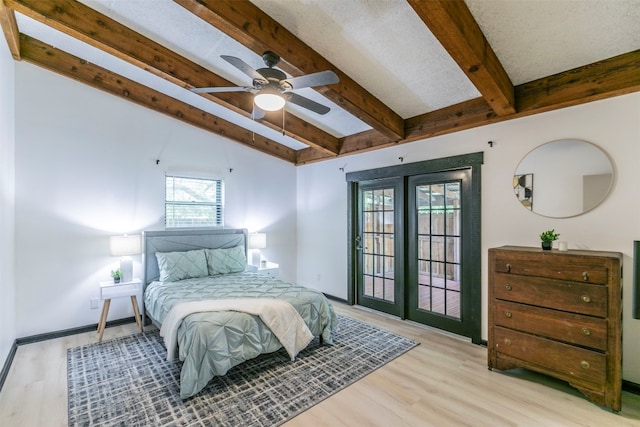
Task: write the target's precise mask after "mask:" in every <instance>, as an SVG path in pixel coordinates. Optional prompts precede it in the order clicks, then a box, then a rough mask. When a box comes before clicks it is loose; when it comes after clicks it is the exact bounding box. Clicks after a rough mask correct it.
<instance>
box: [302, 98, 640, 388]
mask: <svg viewBox="0 0 640 427" xmlns="http://www.w3.org/2000/svg"><path fill="white" fill-rule="evenodd" d="M565 138H577V139H584V140H587V141H590V142H592V143H594V144H596V145H598V146H600V147H601V148H602V149H603V150H605V151H606V152H607V153H608V154H609V156H610V157H611V158H612V159H613V162H614V168H615V171H616V175H617V176H616V183H615V184H614V188H613V192H612V194H611V195H610V196H609V197H608V198H607V199H606V200H605V201H604V203H603V204H602V205H600V206H599V207H597V208H595V209H594V210H592V211H591V212H588V213H586V214H584V215H581V216H578V217H575V218H567V219H552V218H545V217H541V216H538V215H536V214H534V213H532V212H530V211H527V210H526V209H525V208H524V207H522V206H521V205H520V204H519V203H518V201H517V200H516V197H515V196H514V194H513V188H512V179H513V174H514V170H515V169H516V166H517V165H518V163H519V162H520V160H521V159H522V158H523V157H524V156H525V155H526V154H527V153H528V152H529V151H530V150H532V149H533V148H534V147H537V146H538V145H541V144H543V143H545V142H548V141H553V140H557V139H565ZM488 141H493V142H494V146H493V148H490V147H489V146H488V144H487V142H488ZM639 142H640V93H635V94H631V95H625V96H621V97H616V98H612V99H607V100H603V101H599V102H594V103H589V104H585V105H580V106H576V107H572V108H567V109H563V110H559V111H553V112H549V113H545V114H539V115H536V116H532V117H525V118H521V119H518V120H512V121H508V122H504V123H497V124H494V125H490V126H484V127H482V128H478V129H471V130H468V131H463V132H459V133H456V134H452V135H446V136H442V137H438V138H432V139H428V140H424V141H418V142H415V143H411V144H406V145H401V146H396V147H393V148H388V149H384V150H378V151H374V152H370V153H364V154H360V155H354V156H350V157H344V158H340V159H335V160H331V161H326V162H321V163H316V164H311V165H307V166H303V167H299V168H298V169H297V174H298V200H297V203H298V282H299V283H301V284H305V285H308V286H313V287H316V288H319V289H322V290H323V291H325V292H327V293H329V294H332V295H335V296H337V297H340V298H346V296H347V290H346V282H347V262H346V256H347V240H346V238H347V225H346V224H347V218H346V212H347V198H346V196H347V191H346V188H347V186H346V182H345V175H344V173H343V172H342V171H340V170H339V168H342V167H344V169H345V172H352V171H358V170H367V169H373V168H377V167H384V166H391V165H398V164H400V160H399V159H398V157H404V163H409V162H417V161H422V160H428V159H435V158H440V157H446V156H451V155H458V154H465V153H472V152H478V151H484V165H483V166H482V230H481V235H482V253H483V261H482V266H483V270H482V293H483V297H482V307H483V315H482V319H483V320H482V323H483V328H482V331H483V332H482V334H483V338H485V339H486V337H487V327H486V323H487V310H486V307H487V268H486V265H487V255H486V254H487V250H488V249H489V248H491V247H495V246H502V245H508V244H510V245H511V244H512V245H524V246H536V247H537V246H538V245H539V244H540V243H539V238H538V236H539V234H540V232H542V231H543V230H547V229H550V228H555V229H556V231H557V232H559V233H560V235H561V237H560V240H563V241H567V242H569V248H581V249H594V250H607V251H617V252H622V253H623V254H624V263H625V269H624V271H625V274H624V279H623V282H624V285H623V293H624V303H623V312H624V313H623V319H624V320H623V322H624V332H623V346H624V355H623V377H624V379H626V380H629V381H633V382H635V383H640V339H638V337H640V320H634V319H632V318H631V315H632V297H633V293H632V291H633V283H632V278H633V277H632V276H633V274H632V261H633V240H640V220H638V218H640V197H639V196H640V185H639V183H640V167H638V165H639V161H640V143H639ZM575 161H576V162H579V161H580V159H575Z"/></svg>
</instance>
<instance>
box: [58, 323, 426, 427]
mask: <svg viewBox="0 0 640 427" xmlns="http://www.w3.org/2000/svg"><path fill="white" fill-rule="evenodd" d="M339 318H340V322H339V330H338V333H337V334H336V337H335V344H334V345H331V346H330V345H319V343H318V339H317V338H316V339H315V340H314V341H312V343H311V344H310V345H309V346H308V347H307V348H306V349H305V350H303V351H302V352H300V354H299V355H298V357H297V358H296V360H295V361H293V362H292V361H291V360H290V358H289V357H288V355H287V353H286V352H285V351H284V350H280V351H278V352H275V353H271V354H267V355H262V356H259V357H257V358H255V359H252V360H249V361H247V362H244V363H242V364H240V365H238V366H236V367H234V368H232V369H231V370H230V371H229V372H228V373H227V375H225V376H223V377H215V378H213V379H212V380H211V381H210V383H209V385H208V386H207V387H206V388H205V389H204V390H202V391H201V392H200V393H198V394H197V395H195V396H193V397H192V398H190V399H187V400H182V399H180V386H179V381H180V368H181V366H182V364H181V363H180V362H178V361H173V362H167V361H166V350H165V348H164V346H163V344H162V343H161V341H162V339H161V338H160V337H159V336H158V331H157V330H153V331H148V332H144V333H140V334H136V335H131V336H127V337H122V338H117V339H114V340H111V341H105V342H102V343H95V344H89V345H85V346H81V347H76V348H72V349H69V350H68V351H67V379H68V387H69V426H127V427H130V426H145V427H146V426H234V427H236V426H277V425H280V424H282V423H284V422H285V421H287V420H289V419H291V418H293V417H295V416H296V415H298V414H299V413H301V412H303V411H305V410H307V409H309V408H311V407H312V406H313V405H315V404H317V403H319V402H321V401H322V400H324V399H326V398H327V397H329V396H331V395H332V394H334V393H336V392H337V391H339V390H341V389H343V388H344V387H346V386H348V385H349V384H352V383H354V382H355V381H357V380H359V379H361V378H362V377H364V376H365V375H368V374H369V373H371V372H373V371H374V370H376V369H378V368H380V367H381V366H383V365H384V364H386V363H388V362H390V361H391V360H393V359H395V358H396V357H398V356H400V355H401V354H403V353H405V352H406V351H408V350H410V349H412V348H413V347H415V346H416V345H418V344H417V343H416V342H415V341H412V340H410V339H407V338H405V337H402V336H399V335H396V334H393V333H390V332H387V331H384V330H381V329H378V328H376V327H375V326H372V325H368V324H366V323H363V322H360V321H358V320H355V319H351V318H349V317H345V316H339Z"/></svg>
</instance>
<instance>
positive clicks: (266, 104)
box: [253, 90, 285, 111]
mask: <svg viewBox="0 0 640 427" xmlns="http://www.w3.org/2000/svg"><path fill="white" fill-rule="evenodd" d="M253 102H255V103H256V105H257V106H258V107H260V108H261V109H263V110H264V111H278V110H279V109H281V108H282V107H284V103H285V101H284V98H283V97H282V96H281V95H280V94H279V93H277V92H275V91H273V92H272V91H266V90H265V91H262V92H261V93H259V94H257V95H256V96H255V98H254V99H253Z"/></svg>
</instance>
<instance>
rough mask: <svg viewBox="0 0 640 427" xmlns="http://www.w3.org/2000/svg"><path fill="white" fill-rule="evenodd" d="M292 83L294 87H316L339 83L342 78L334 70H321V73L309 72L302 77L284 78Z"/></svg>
mask: <svg viewBox="0 0 640 427" xmlns="http://www.w3.org/2000/svg"><path fill="white" fill-rule="evenodd" d="M283 81H284V82H286V83H288V84H290V85H291V87H292V88H293V89H300V88H303V87H314V86H324V85H332V84H334V83H338V82H339V81H340V79H339V78H338V76H337V75H336V73H334V72H333V71H330V70H327V71H320V72H319V73H313V74H307V75H305V76H300V77H292V78H290V79H285V80H283Z"/></svg>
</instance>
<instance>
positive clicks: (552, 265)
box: [493, 254, 608, 285]
mask: <svg viewBox="0 0 640 427" xmlns="http://www.w3.org/2000/svg"><path fill="white" fill-rule="evenodd" d="M493 268H494V271H496V272H497V273H508V274H517V275H522V276H536V277H546V278H549V279H558V280H569V281H571V282H582V283H594V284H600V285H602V284H606V283H607V278H608V271H607V268H606V267H604V266H602V265H588V264H585V263H584V261H582V260H581V259H580V258H578V261H576V258H575V257H571V256H562V255H556V254H554V255H553V256H545V255H542V256H536V257H533V256H531V255H530V256H529V258H527V257H523V258H518V259H513V258H512V257H500V256H498V257H496V259H495V261H494V264H493Z"/></svg>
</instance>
